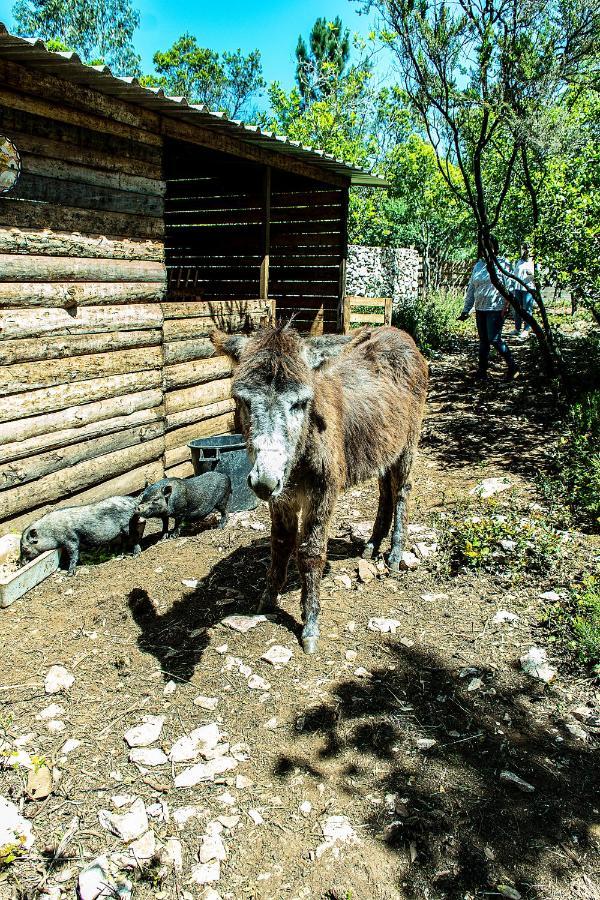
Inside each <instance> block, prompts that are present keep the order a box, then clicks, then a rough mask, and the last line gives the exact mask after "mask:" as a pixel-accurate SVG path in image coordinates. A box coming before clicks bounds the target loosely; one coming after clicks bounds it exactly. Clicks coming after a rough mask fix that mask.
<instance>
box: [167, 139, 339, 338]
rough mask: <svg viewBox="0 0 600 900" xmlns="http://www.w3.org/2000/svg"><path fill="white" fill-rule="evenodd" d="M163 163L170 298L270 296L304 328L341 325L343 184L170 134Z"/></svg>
mask: <svg viewBox="0 0 600 900" xmlns="http://www.w3.org/2000/svg"><path fill="white" fill-rule="evenodd" d="M164 169H165V179H166V183H167V192H166V198H165V255H166V266H167V273H168V292H167V300H181V299H185V300H187V301H192V302H193V301H196V300H197V301H200V302H201V301H206V302H208V303H209V304H210V308H211V311H214V312H215V313H216V314H218V311H219V309H222V310H223V312H224V313H225V312H226V311H227V313H228V312H229V310H234V311H236V312H237V313H241V311H242V310H243V309H244V307H245V306H248V308H253V307H254V306H255V303H252V304H249V303H248V301H259V300H260V301H269V300H270V301H274V310H273V313H274V315H275V316H276V318H277V319H280V320H281V319H287V318H290V317H291V316H292V315H294V317H295V318H294V324H295V326H296V327H298V328H299V329H300V330H304V331H309V332H311V333H313V334H319V333H322V332H323V331H325V332H334V331H337V330H339V327H340V322H341V299H342V295H343V288H344V283H343V280H344V271H345V258H346V247H347V235H346V230H347V199H348V189H347V188H340V187H337V186H332V185H330V184H327V183H325V182H321V181H317V180H315V179H312V178H307V177H304V176H303V175H298V174H296V173H293V172H288V171H285V170H283V169H279V168H274V167H270V166H266V165H262V164H261V163H257V162H253V161H249V160H246V159H242V158H239V157H237V156H234V155H232V154H228V153H223V152H220V151H215V150H209V149H206V148H204V147H199V146H196V145H194V144H190V143H187V142H183V141H174V140H168V141H166V143H165V148H164ZM219 318H221V317H220V316H219ZM235 319H236V320H237V322H238V323H239V321H240V315H235Z"/></svg>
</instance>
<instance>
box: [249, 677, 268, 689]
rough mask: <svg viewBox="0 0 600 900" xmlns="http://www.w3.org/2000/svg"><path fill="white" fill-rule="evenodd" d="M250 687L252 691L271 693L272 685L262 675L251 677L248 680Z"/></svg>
mask: <svg viewBox="0 0 600 900" xmlns="http://www.w3.org/2000/svg"><path fill="white" fill-rule="evenodd" d="M248 687H249V688H250V690H251V691H270V690H271V685H270V684H269V682H268V681H265V679H264V678H261V677H260V675H251V676H250V678H249V679H248Z"/></svg>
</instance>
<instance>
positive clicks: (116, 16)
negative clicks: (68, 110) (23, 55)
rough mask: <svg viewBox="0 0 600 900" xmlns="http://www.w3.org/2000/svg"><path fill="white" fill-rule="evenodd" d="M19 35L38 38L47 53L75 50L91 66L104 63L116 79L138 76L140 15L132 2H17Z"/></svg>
mask: <svg viewBox="0 0 600 900" xmlns="http://www.w3.org/2000/svg"><path fill="white" fill-rule="evenodd" d="M13 16H14V18H15V22H16V25H17V31H18V33H19V34H22V35H25V36H35V37H41V38H42V39H43V40H45V41H48V42H50V49H63V50H74V51H76V52H77V53H78V54H79V55H80V56H81V58H82V59H83V60H84V61H85V62H87V63H90V64H98V63H103V62H105V63H106V64H107V65H109V66H110V67H111V69H112V70H113V72H114V74H116V75H139V74H140V71H141V70H140V57H139V56H138V55H137V53H136V52H135V50H134V46H133V35H134V32H135V30H136V29H137V28H138V27H139V24H140V14H139V12H138V11H137V9H135V8H134V6H133V5H132V3H131V0H103V2H97V0H17V2H16V3H15V5H14V7H13Z"/></svg>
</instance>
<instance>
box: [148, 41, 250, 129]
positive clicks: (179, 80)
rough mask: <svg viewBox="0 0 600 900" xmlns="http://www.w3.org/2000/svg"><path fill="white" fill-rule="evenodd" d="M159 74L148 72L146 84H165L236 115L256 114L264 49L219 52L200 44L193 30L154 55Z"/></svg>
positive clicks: (170, 89)
mask: <svg viewBox="0 0 600 900" xmlns="http://www.w3.org/2000/svg"><path fill="white" fill-rule="evenodd" d="M153 61H154V65H155V68H156V71H157V72H158V76H155V75H145V76H144V77H143V78H142V84H145V85H147V86H150V87H161V88H163V89H164V91H165V92H166V93H168V94H173V95H175V96H177V97H186V98H187V99H188V100H189V102H190V103H205V104H206V105H207V106H209V107H210V108H212V109H217V110H222V111H223V112H226V113H227V115H229V116H231V117H233V118H236V117H237V116H240V115H242V114H249V115H251V114H252V109H251V106H250V103H251V101H252V100H253V99H254V98H255V97H256V95H257V94H258V93H259V92H260V91H261V90H262V89H263V88H264V86H265V81H264V79H263V77H262V63H261V59H260V52H259V51H258V50H253V51H252V52H251V53H249V54H248V55H247V56H244V54H243V53H242V51H241V50H239V49H238V50H236V51H235V52H233V53H229V52H226V51H225V52H223V53H221V54H219V53H217V52H216V51H215V50H211V49H210V48H208V47H200V46H199V44H198V41H197V39H196V38H195V37H194V36H193V35H191V34H183V35H182V36H181V37H180V38H179V39H178V40H176V41H175V43H174V44H173V46H172V47H170V48H169V49H168V50H164V51H162V50H159V51H157V52H156V53H155V54H154V57H153Z"/></svg>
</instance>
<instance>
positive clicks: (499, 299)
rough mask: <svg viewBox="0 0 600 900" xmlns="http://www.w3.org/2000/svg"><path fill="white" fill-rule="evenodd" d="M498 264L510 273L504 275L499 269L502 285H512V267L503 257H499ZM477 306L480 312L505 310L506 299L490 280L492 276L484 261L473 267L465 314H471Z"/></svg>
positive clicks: (464, 309)
mask: <svg viewBox="0 0 600 900" xmlns="http://www.w3.org/2000/svg"><path fill="white" fill-rule="evenodd" d="M498 262H499V263H500V265H501V266H502V268H503V269H504V270H505V271H506V272H508V273H509V275H508V276H507V275H503V274H502V272H500V271H499V270H498V269H497V270H496V271H497V272H498V278H499V279H500V281H501V283H502V284H503V285H504V286H505V287H508V286H509V284H510V283H511V278H510V273H512V267H511V265H510V263H509V261H508V260H507V259H505V258H504V257H503V256H499V257H498ZM473 304H474V305H475V309H476V310H479V312H500V311H501V310H503V309H504V297H503V296H502V294H500V293H499V292H498V291H497V290H496V288H495V287H494V285H493V284H492V282H491V280H490V274H489V272H488V270H487V265H486V263H485V260H484V259H478V260H477V262H476V263H475V265H474V266H473V271H472V272H471V278H470V279H469V284H468V287H467V296H466V297H465V305H464V307H463V312H465V313H468V312H471V310H472V308H473Z"/></svg>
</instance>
